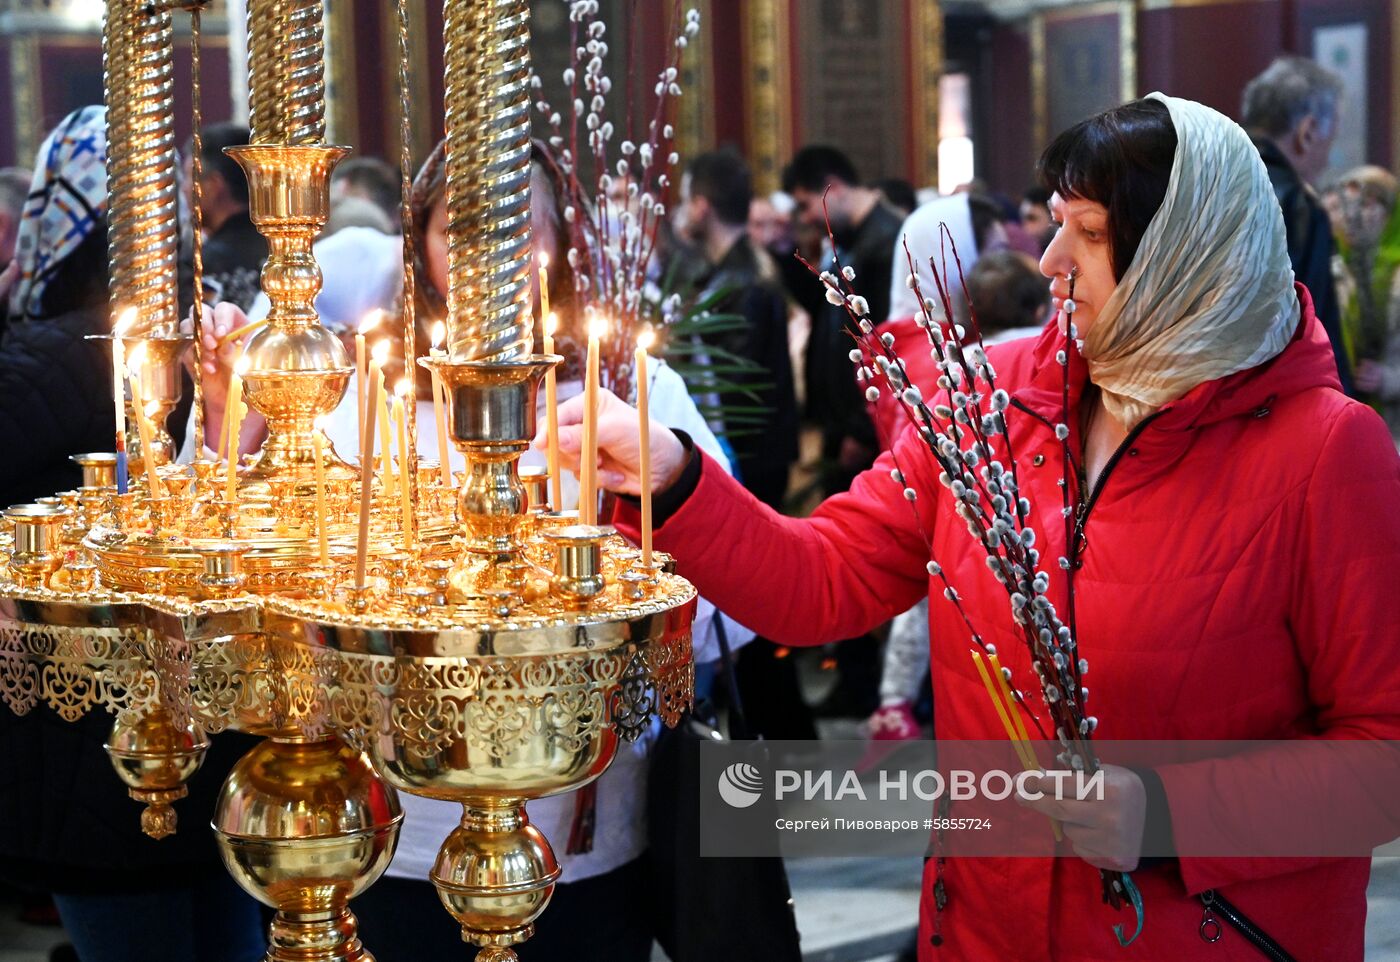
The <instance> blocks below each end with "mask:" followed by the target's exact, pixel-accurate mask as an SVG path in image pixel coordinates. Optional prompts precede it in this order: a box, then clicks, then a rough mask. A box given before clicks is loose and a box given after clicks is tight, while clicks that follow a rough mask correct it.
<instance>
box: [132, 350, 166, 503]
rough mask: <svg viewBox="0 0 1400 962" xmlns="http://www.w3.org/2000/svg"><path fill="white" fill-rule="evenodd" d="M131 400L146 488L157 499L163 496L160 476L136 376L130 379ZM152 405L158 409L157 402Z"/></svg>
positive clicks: (149, 426) (148, 421)
mask: <svg viewBox="0 0 1400 962" xmlns="http://www.w3.org/2000/svg"><path fill="white" fill-rule="evenodd" d="M131 388H132V398H133V402H134V410H135V412H136V431H137V433H138V434H140V435H141V454H142V457H143V458H144V459H145V461H146V487H147V488H149V489H150V492H151V497H153V498H159V497H163V496H164V494H165V491H164V488H163V487H162V486H161V483H160V475H158V474H156V459H155V458H153V457H152V456H151V422H150V419H149V418H148V417H147V413H148V412H147V411H146V410H145V409H144V408H143V406H142V404H141V400H140V392H139V391H137V389H136V376H135V375H134V374H133V375H132V377H131ZM151 404H152V405H154V407H155V408H156V409H159V407H160V405H159V402H156V401H152V402H151Z"/></svg>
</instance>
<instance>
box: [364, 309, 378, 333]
mask: <svg viewBox="0 0 1400 962" xmlns="http://www.w3.org/2000/svg"><path fill="white" fill-rule="evenodd" d="M382 320H384V312H383V311H381V310H374V311H370V312H369V313H368V314H366V315H365V319H364V320H363V321H361V322H360V327H359V332H360V333H361V334H368V333H369V332H370V331H372V330H374V329H375V328H376V327H378V326H379V322H380V321H382Z"/></svg>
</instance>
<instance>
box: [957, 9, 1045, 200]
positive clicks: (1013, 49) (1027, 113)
mask: <svg viewBox="0 0 1400 962" xmlns="http://www.w3.org/2000/svg"><path fill="white" fill-rule="evenodd" d="M990 46H991V54H990V56H989V58H988V66H987V70H986V72H985V73H984V76H986V77H989V78H990V89H978V90H974V91H973V99H974V101H976V100H978V99H981V100H983V101H984V102H985V104H986V109H984V110H979V111H978V115H979V116H980V117H984V118H986V123H985V125H984V136H983V137H982V142H981V143H982V151H983V152H982V157H981V158H980V159H979V160H978V162H977V163H978V168H979V174H980V175H981V176H982V177H983V178H985V179H986V180H987V181H988V182H990V183H991V185H992V186H993V187H994V188H997V189H998V190H1001V191H1004V192H1005V193H1007V194H1009V195H1011V196H1013V197H1019V196H1020V195H1021V191H1023V190H1025V189H1026V188H1027V187H1028V186H1030V184H1031V181H1032V179H1033V174H1034V164H1035V157H1036V155H1037V153H1038V148H1037V146H1036V145H1035V144H1032V143H1031V137H1032V133H1031V47H1030V37H1029V35H1028V34H1027V32H1026V29H1025V26H1024V25H1023V24H1009V23H1003V24H998V25H997V26H996V27H995V28H994V29H993V30H992V35H991V43H990Z"/></svg>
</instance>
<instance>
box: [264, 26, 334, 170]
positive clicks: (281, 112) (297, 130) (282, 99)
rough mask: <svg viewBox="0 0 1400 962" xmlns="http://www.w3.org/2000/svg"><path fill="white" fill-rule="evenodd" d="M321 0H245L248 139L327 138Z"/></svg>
mask: <svg viewBox="0 0 1400 962" xmlns="http://www.w3.org/2000/svg"><path fill="white" fill-rule="evenodd" d="M322 20H323V17H322V5H321V0H248V108H249V120H250V126H251V127H252V131H253V133H252V142H253V143H255V144H277V145H279V146H283V147H297V146H320V145H323V144H324V143H325V142H326V84H325V59H326V50H325V43H324V41H323V38H322V26H321V24H322Z"/></svg>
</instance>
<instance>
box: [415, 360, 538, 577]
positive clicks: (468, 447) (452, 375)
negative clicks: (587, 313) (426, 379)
mask: <svg viewBox="0 0 1400 962" xmlns="http://www.w3.org/2000/svg"><path fill="white" fill-rule="evenodd" d="M562 360H563V359H562V358H561V357H559V355H557V354H551V355H548V356H536V357H530V358H525V359H522V360H511V361H500V362H479V361H459V360H452V359H450V358H445V357H429V358H420V359H419V362H418V363H419V364H421V365H423V366H424V367H426V368H428V369H429V370H431V371H433V372H434V373H435V374H436V375H437V376H438V377H439V378H440V379H441V382H442V383H443V385H444V386H445V387H446V389H447V396H448V414H449V416H450V428H451V431H452V441H453V444H455V445H456V447H457V449H458V450H459V451H461V452H462V454H463V455H464V456H465V457H466V460H467V476H466V480H465V481H464V482H463V484H462V489H461V493H460V496H459V501H458V508H459V517H460V518H461V521H462V526H463V528H464V529H465V532H466V536H467V545H466V547H467V550H468V551H470V552H472V553H474V554H476V555H478V556H480V557H481V558H483V559H484V560H486V561H488V562H496V561H505V560H508V559H509V558H510V557H512V556H514V555H516V554H518V553H519V551H520V526H521V523H522V521H523V520H524V517H525V514H526V510H527V509H528V507H529V502H528V496H527V493H526V489H525V485H524V484H523V483H522V481H521V479H520V474H519V470H518V469H519V460H520V455H521V454H523V453H524V452H525V451H526V449H528V448H529V446H530V442H531V441H532V440H533V439H534V437H535V427H536V425H535V397H536V394H537V393H538V391H539V386H540V382H541V380H542V379H543V378H544V375H545V372H546V371H548V370H549V369H550V368H552V367H553V366H555V365H556V364H558V363H559V362H560V361H562Z"/></svg>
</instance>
